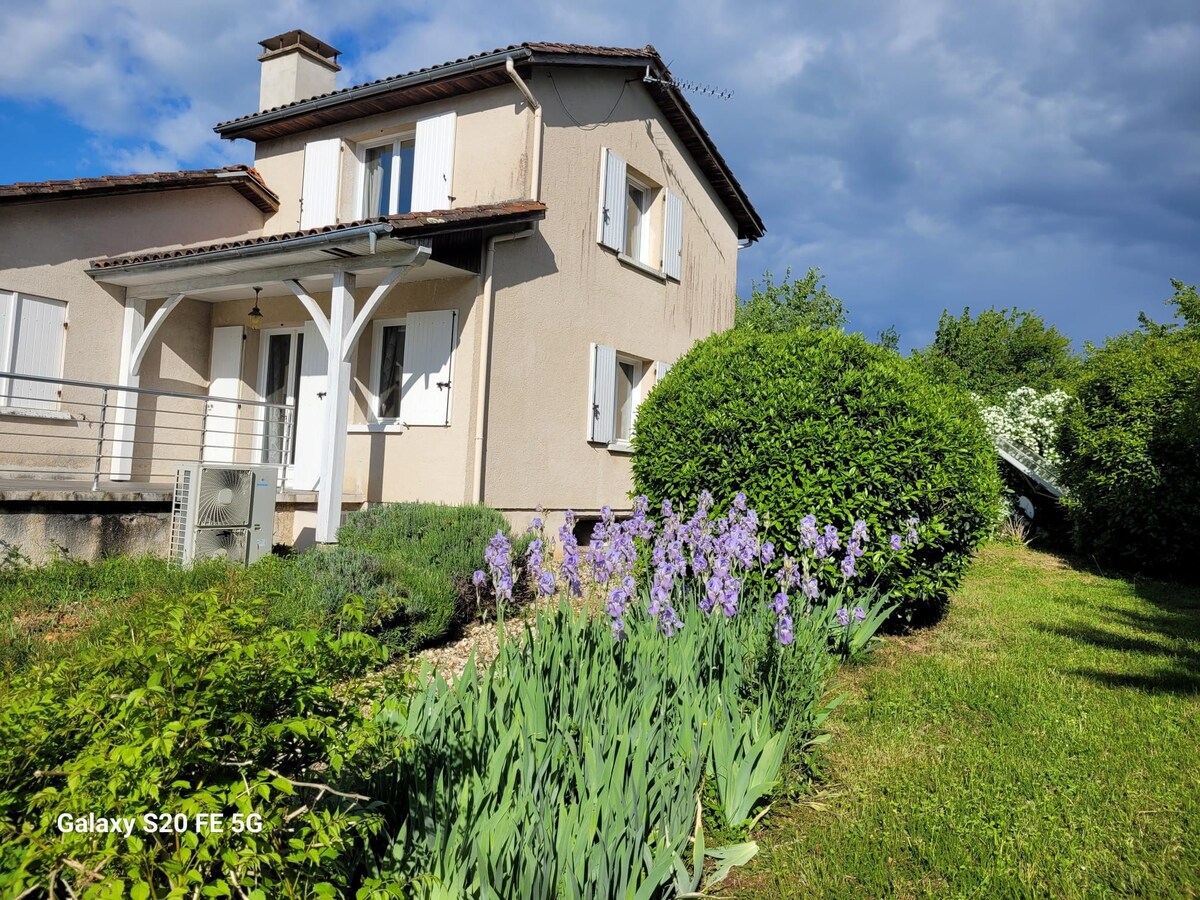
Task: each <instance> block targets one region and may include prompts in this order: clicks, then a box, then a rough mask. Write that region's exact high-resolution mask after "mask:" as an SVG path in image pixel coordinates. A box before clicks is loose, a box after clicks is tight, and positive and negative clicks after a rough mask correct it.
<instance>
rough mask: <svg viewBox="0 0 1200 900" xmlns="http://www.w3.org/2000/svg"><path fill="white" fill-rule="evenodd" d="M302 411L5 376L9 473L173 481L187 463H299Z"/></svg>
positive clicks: (1, 435)
mask: <svg viewBox="0 0 1200 900" xmlns="http://www.w3.org/2000/svg"><path fill="white" fill-rule="evenodd" d="M295 423H296V409H295V406H294V405H291V404H280V403H265V402H262V401H259V400H236V399H225V398H221V397H210V396H208V395H207V394H189V393H185V392H182V391H166V390H157V389H151V388H140V387H136V388H135V387H122V386H120V385H116V384H100V383H97V382H91V381H73V380H70V379H66V378H45V377H42V376H37V375H21V374H18V373H15V372H0V477H3V478H5V479H13V478H30V479H45V480H53V481H59V480H70V481H90V483H91V486H92V488H91V489H92V490H93V491H95V490H99V489H100V482H101V480H102V479H104V480H109V481H130V482H134V483H137V482H162V483H173V482H174V480H175V469H176V466H178V465H179V464H180V463H190V462H222V463H232V462H239V463H247V464H251V463H252V464H255V465H274V466H277V467H278V468H279V469H280V481H281V483H282V481H283V479H284V478H285V477H286V475H287V469H288V467H289V466H290V465H291V464H292V459H293V452H294V447H295Z"/></svg>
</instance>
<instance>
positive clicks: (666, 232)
mask: <svg viewBox="0 0 1200 900" xmlns="http://www.w3.org/2000/svg"><path fill="white" fill-rule="evenodd" d="M666 197H667V200H666V204H665V205H666V209H664V210H663V213H664V214H663V271H664V272H665V273H666V274H667V276H668V277H670V278H674V279H675V280H676V281H678V280H679V277H680V275H681V274H682V273H683V198H682V197H680V196H679V195H678V194H676V193H675V192H674V191H667V192H666Z"/></svg>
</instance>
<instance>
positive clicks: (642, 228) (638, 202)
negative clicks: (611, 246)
mask: <svg viewBox="0 0 1200 900" xmlns="http://www.w3.org/2000/svg"><path fill="white" fill-rule="evenodd" d="M625 185H626V188H625V195H626V200H625V250H624V252H625V255H626V256H628V257H630V258H631V259H636V260H637V261H638V262H640V263H645V264H646V265H650V198H651V197H652V196H653V191H652V189H651V188H650V187H649V186H648V185H645V184H642V182H640V181H638V180H637V179H636V178H634V177H633V176H632V175H630V176H627V177H626V179H625Z"/></svg>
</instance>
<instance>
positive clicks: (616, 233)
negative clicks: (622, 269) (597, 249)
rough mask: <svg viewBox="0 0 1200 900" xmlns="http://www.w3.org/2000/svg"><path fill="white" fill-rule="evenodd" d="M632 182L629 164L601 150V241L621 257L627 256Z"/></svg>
mask: <svg viewBox="0 0 1200 900" xmlns="http://www.w3.org/2000/svg"><path fill="white" fill-rule="evenodd" d="M627 192H628V181H627V180H626V174H625V160H623V159H621V157H619V156H617V154H615V153H613V152H612V151H611V150H609V149H608V148H607V147H604V148H602V149H601V150H600V212H599V215H598V218H597V220H596V235H597V240H598V241H599V242H600V243H601V244H603V245H604V246H605V247H608V248H609V249H610V250H616V251H617V252H618V253H624V252H625V213H626V210H625V200H626V197H627Z"/></svg>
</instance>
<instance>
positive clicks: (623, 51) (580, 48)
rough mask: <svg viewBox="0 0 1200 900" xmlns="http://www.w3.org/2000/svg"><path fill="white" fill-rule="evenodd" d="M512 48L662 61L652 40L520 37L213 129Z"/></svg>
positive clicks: (265, 110)
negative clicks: (636, 43) (621, 42)
mask: <svg viewBox="0 0 1200 900" xmlns="http://www.w3.org/2000/svg"><path fill="white" fill-rule="evenodd" d="M513 50H536V51H538V52H541V53H562V54H571V53H581V54H586V53H589V52H591V53H601V54H603V55H605V56H645V57H647V58H649V57H651V56H653V57H654V58H656V59H658V60H659V61H660V62H661V57H659V55H658V51H657V50H655V49H654V45H653V44H646V45H645V46H644V47H614V46H609V45H602V44H570V43H559V42H555V41H522V42H521V43H519V44H509V45H508V46H506V47H496V48H495V49H493V50H481V51H480V52H478V53H472V54H470V55H468V56H462V57H459V58H458V59H448V60H446V61H445V62H440V63H434V64H433V65H429V66H422V67H421V68H419V69H413V70H412V71H409V72H398V73H396V74H395V75H387V76H385V77H383V78H376V79H374V80H373V81H364V82H361V83H359V84H352V85H348V86H347V87H344V88H338V89H337V90H333V91H326V92H325V93H324V94H317V95H316V96H313V97H306V98H304V99H303V100H293V101H292V102H290V103H282V104H280V105H279V106H272V107H270V108H269V109H260V110H259V111H258V112H253V113H247V114H246V115H244V116H237V117H236V118H233V119H227V120H226V121H224V122H218V123H217V125H216V126H215V128H214V130H215V131H220V130H221V129H222V128H224V127H226V126H227V125H233V124H236V123H238V122H246V121H249V120H250V119H253V118H255V117H256V116H261V115H264V114H266V113H277V112H282V111H284V110H286V109H290V108H292V107H295V106H299V105H301V104H304V103H311V102H312V101H313V100H324V99H326V98H327V97H336V96H338V95H340V94H348V93H351V92H353V91H358V90H362V89H363V88H368V87H374V86H376V85H380V84H386V83H387V82H389V81H399V80H400V79H403V78H411V77H412V76H413V75H421V74H423V73H425V72H436V71H437V70H438V69H444V68H447V67H449V66H453V65H458V64H459V63H465V62H471V61H473V60H477V59H483V58H485V57H488V56H495V55H496V54H500V53H508V52H511V51H513Z"/></svg>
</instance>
